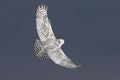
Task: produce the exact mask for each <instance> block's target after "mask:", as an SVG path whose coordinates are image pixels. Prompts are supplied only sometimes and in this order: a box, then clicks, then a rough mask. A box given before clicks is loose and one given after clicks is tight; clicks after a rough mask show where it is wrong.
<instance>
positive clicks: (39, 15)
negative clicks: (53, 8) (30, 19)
mask: <svg viewBox="0 0 120 80" xmlns="http://www.w3.org/2000/svg"><path fill="white" fill-rule="evenodd" d="M36 28H37V33H38V36H39V39H40V41H41V43H44V42H45V41H47V40H48V39H56V38H55V35H54V33H53V30H52V27H51V23H50V20H49V19H48V16H47V8H46V6H45V5H41V6H38V9H37V12H36Z"/></svg>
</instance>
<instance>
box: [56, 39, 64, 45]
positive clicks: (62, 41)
mask: <svg viewBox="0 0 120 80" xmlns="http://www.w3.org/2000/svg"><path fill="white" fill-rule="evenodd" d="M64 43H65V41H64V40H63V39H57V44H59V46H60V47H61V46H62V45H63V44H64Z"/></svg>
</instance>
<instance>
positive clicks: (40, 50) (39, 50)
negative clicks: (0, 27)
mask: <svg viewBox="0 0 120 80" xmlns="http://www.w3.org/2000/svg"><path fill="white" fill-rule="evenodd" d="M34 51H35V55H36V56H37V57H39V58H40V59H42V60H44V59H48V55H47V54H46V53H45V52H44V50H43V48H42V45H41V42H40V41H39V40H38V39H36V41H35V43H34Z"/></svg>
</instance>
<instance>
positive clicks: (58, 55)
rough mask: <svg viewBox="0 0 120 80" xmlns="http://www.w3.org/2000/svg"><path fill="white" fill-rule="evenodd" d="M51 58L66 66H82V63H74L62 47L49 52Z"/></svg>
mask: <svg viewBox="0 0 120 80" xmlns="http://www.w3.org/2000/svg"><path fill="white" fill-rule="evenodd" d="M48 55H49V58H50V59H51V60H52V61H53V62H54V63H56V64H57V65H60V66H63V67H66V68H77V67H81V65H76V64H74V63H73V62H72V61H71V60H70V59H69V58H68V57H67V56H66V55H65V53H64V52H63V50H62V49H61V48H59V49H57V50H56V51H50V52H48Z"/></svg>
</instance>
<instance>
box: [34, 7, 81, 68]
mask: <svg viewBox="0 0 120 80" xmlns="http://www.w3.org/2000/svg"><path fill="white" fill-rule="evenodd" d="M36 28H37V33H38V36H39V40H36V43H35V46H34V49H35V52H36V54H37V56H39V57H42V56H43V55H45V54H47V57H49V58H50V59H51V60H52V61H53V62H54V63H55V64H58V65H60V66H63V67H66V68H77V67H80V65H76V64H74V63H73V62H72V61H71V60H70V59H69V58H68V57H67V56H66V55H65V53H64V52H63V50H62V49H61V46H62V45H63V44H64V40H63V39H56V37H55V35H54V33H53V30H52V27H51V23H50V21H49V19H48V16H47V7H46V6H45V5H40V6H38V8H37V12H36ZM38 44H39V45H38Z"/></svg>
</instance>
